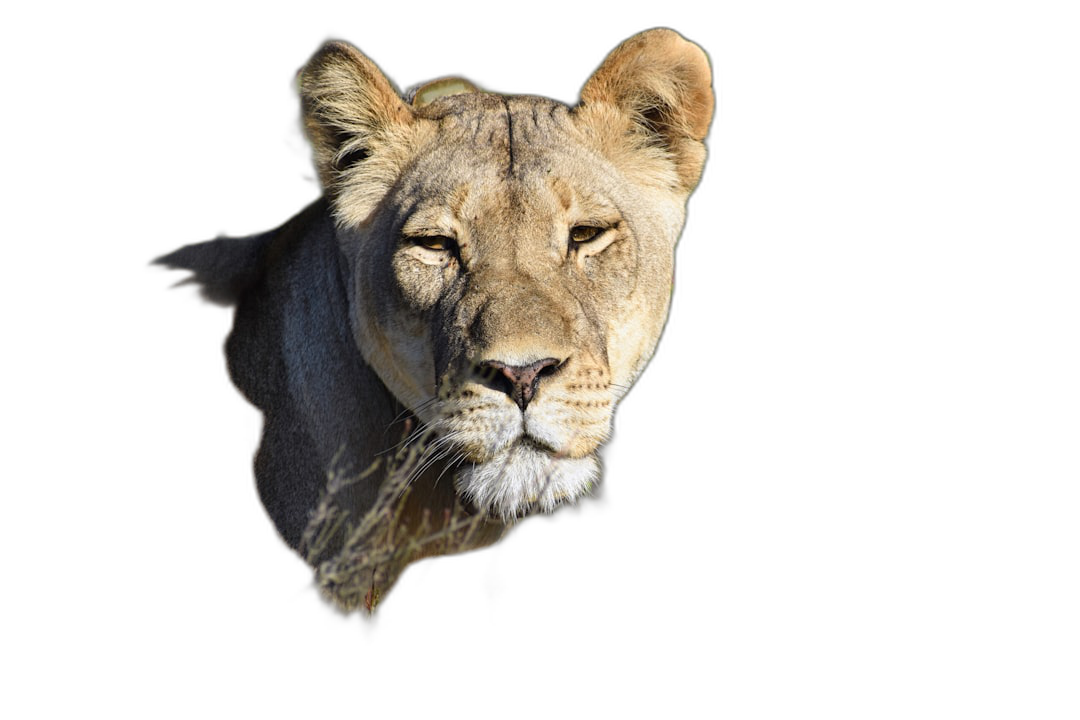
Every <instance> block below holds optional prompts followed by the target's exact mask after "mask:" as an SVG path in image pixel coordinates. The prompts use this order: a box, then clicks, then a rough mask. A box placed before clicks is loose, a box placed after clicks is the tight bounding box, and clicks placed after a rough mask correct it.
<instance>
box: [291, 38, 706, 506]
mask: <svg viewBox="0 0 1080 720" xmlns="http://www.w3.org/2000/svg"><path fill="white" fill-rule="evenodd" d="M301 91H302V95H303V98H304V104H305V110H306V124H307V129H308V132H309V135H310V136H311V138H312V140H313V143H314V144H315V148H316V158H317V163H318V165H319V169H320V175H321V177H322V179H323V182H324V185H325V186H326V189H327V192H328V196H329V197H330V199H331V208H332V211H333V215H334V217H335V220H336V224H337V236H338V239H339V243H340V246H341V249H342V252H343V255H344V257H345V258H346V265H347V267H348V272H349V278H348V279H347V285H348V287H349V291H350V322H351V325H352V330H353V335H354V339H355V342H356V344H357V346H358V347H359V349H360V351H361V353H362V355H363V357H364V359H365V360H366V361H367V363H368V364H369V365H371V367H372V368H373V369H374V370H375V371H376V373H377V374H378V376H379V378H380V379H381V380H382V381H383V382H384V383H385V385H386V386H387V387H388V388H389V389H390V390H391V392H392V393H393V394H394V395H395V396H396V397H397V398H398V400H399V401H401V403H402V404H403V405H404V406H405V407H407V408H408V409H410V410H411V411H412V412H413V413H414V414H415V415H416V416H417V417H419V418H420V420H421V421H422V422H424V423H425V424H427V426H428V427H430V428H431V429H432V430H434V431H435V434H436V436H437V440H436V441H435V445H436V446H437V447H438V449H439V452H440V454H441V455H444V456H445V457H447V458H449V459H451V460H452V461H453V462H455V463H459V465H460V466H459V468H458V469H457V475H456V478H455V487H456V488H457V490H458V492H459V493H460V494H461V495H462V496H463V497H464V498H466V499H467V500H469V501H471V503H472V504H473V505H475V506H476V507H478V508H480V509H482V510H485V511H487V512H488V513H489V514H492V515H494V516H498V517H500V518H502V519H509V518H512V517H515V516H518V515H521V514H524V513H525V512H528V511H529V510H531V509H533V508H539V509H542V510H550V509H552V508H553V507H555V506H556V505H557V504H559V503H560V502H563V501H567V500H572V499H574V498H576V497H578V496H580V495H581V494H582V493H584V492H586V491H587V490H588V489H589V487H590V486H591V485H592V483H594V482H595V481H596V480H597V479H598V476H599V462H598V460H597V456H596V453H597V449H598V447H599V446H600V445H601V443H603V442H604V440H605V439H607V437H608V436H609V433H610V429H611V423H612V414H613V411H614V408H615V405H616V403H617V402H618V401H619V399H620V398H621V397H622V396H623V395H624V394H625V393H626V392H627V390H628V389H629V388H630V386H631V385H632V384H633V382H634V380H635V379H636V377H637V376H638V374H639V373H640V371H641V369H642V368H643V367H644V365H645V363H646V362H647V361H648V359H649V357H650V356H651V354H652V352H653V350H654V348H655V346H656V342H657V340H658V339H659V335H660V332H661V329H662V327H663V324H664V320H665V318H666V315H667V309H668V302H669V298H670V294H671V282H672V268H673V253H674V247H675V241H676V239H677V237H678V234H679V232H680V230H681V228H682V224H683V219H684V207H685V202H686V198H687V195H688V194H689V192H690V190H691V189H692V188H693V186H694V184H695V183H696V181H697V178H698V176H699V175H700V170H701V163H702V161H703V153H704V151H703V148H702V145H701V139H702V138H703V136H704V134H705V131H706V130H707V127H708V122H709V117H710V116H711V108H712V96H711V90H709V74H708V65H707V62H706V61H705V59H704V56H703V54H702V53H701V51H700V50H699V49H698V48H697V47H696V46H694V45H692V44H691V43H688V42H686V41H685V40H683V39H682V38H680V37H679V36H678V35H676V34H675V33H672V32H670V31H650V32H649V33H644V34H642V35H639V36H636V37H635V38H632V39H631V40H630V41H627V43H624V45H623V46H621V47H620V48H619V49H617V50H616V51H615V52H614V53H612V55H611V56H610V57H609V58H608V60H607V61H606V62H605V64H604V65H603V66H602V67H601V68H600V70H598V71H597V73H596V74H595V75H594V76H593V78H592V79H591V80H590V81H589V84H587V85H586V88H585V90H584V91H583V93H582V97H583V103H582V104H581V105H579V106H578V107H576V108H573V109H571V108H568V107H567V106H564V105H562V104H560V103H557V102H554V101H551V100H547V99H542V98H535V97H505V96H499V95H493V94H487V93H480V92H470V93H466V94H459V95H452V96H446V97H442V98H439V99H436V100H434V101H433V102H430V103H428V104H426V105H423V106H422V107H410V106H407V105H405V104H404V103H403V102H402V101H401V100H400V99H398V97H397V95H396V93H394V92H393V91H392V89H391V88H390V87H389V84H388V83H387V81H386V80H385V78H383V77H382V75H381V74H380V73H379V72H378V70H377V69H375V68H374V66H373V65H372V64H371V63H370V61H368V60H367V59H366V58H364V57H363V56H362V55H360V54H359V53H358V52H357V51H355V49H353V48H351V47H350V46H345V45H342V44H332V45H328V46H327V47H326V48H324V50H323V51H322V52H321V53H320V54H319V55H317V56H316V57H315V58H314V59H313V60H312V62H311V63H310V64H309V66H308V67H307V68H306V69H305V70H304V72H303V74H302V77H301Z"/></svg>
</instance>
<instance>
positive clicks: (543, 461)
mask: <svg viewBox="0 0 1080 720" xmlns="http://www.w3.org/2000/svg"><path fill="white" fill-rule="evenodd" d="M599 477H600V463H599V461H598V460H597V459H596V457H595V456H593V455H589V456H587V457H583V458H564V457H557V456H553V455H552V454H551V453H548V452H545V451H543V450H540V449H539V448H536V447H534V446H532V445H531V444H528V443H515V444H513V445H511V446H510V447H509V448H507V449H506V450H504V451H503V452H502V453H500V454H499V455H498V456H496V457H494V458H492V459H491V460H489V461H487V462H484V463H478V464H475V465H466V466H465V467H464V468H463V469H462V470H461V471H459V472H458V475H457V478H456V479H455V481H454V486H455V487H456V488H457V491H458V492H459V493H460V494H461V496H462V497H463V498H464V499H465V500H467V501H469V502H471V503H473V504H474V505H475V506H476V507H477V508H478V509H480V510H483V511H486V512H487V513H488V514H490V515H493V516H495V517H498V518H500V519H502V520H504V521H509V520H512V519H514V518H515V517H520V516H522V515H525V514H526V513H528V512H529V511H530V510H540V511H542V512H551V511H552V510H554V509H555V508H556V507H558V506H559V505H560V504H562V503H565V502H572V501H573V500H576V499H577V498H579V497H581V496H582V495H584V494H585V493H587V492H588V491H589V490H590V489H591V488H592V486H593V483H595V482H596V480H597V478H599Z"/></svg>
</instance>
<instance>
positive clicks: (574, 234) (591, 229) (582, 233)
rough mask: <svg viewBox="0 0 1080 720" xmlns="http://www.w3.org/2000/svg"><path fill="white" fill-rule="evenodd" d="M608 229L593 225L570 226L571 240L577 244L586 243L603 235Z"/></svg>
mask: <svg viewBox="0 0 1080 720" xmlns="http://www.w3.org/2000/svg"><path fill="white" fill-rule="evenodd" d="M606 229H607V228H602V227H595V226H593V225H575V226H574V227H572V228H570V242H572V243H574V244H576V245H584V244H585V243H588V242H592V241H593V240H596V239H597V238H598V237H600V236H601V235H603V234H604V230H606Z"/></svg>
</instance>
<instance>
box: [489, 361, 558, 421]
mask: <svg viewBox="0 0 1080 720" xmlns="http://www.w3.org/2000/svg"><path fill="white" fill-rule="evenodd" d="M561 364H562V361H560V360H556V359H555V358H544V359H543V360H537V361H536V362H534V363H533V364H532V365H507V364H506V363H501V362H499V361H498V360H484V361H483V362H481V363H480V364H479V365H477V371H478V372H479V373H480V375H481V376H482V377H483V378H484V379H485V380H487V381H488V382H489V383H490V384H491V386H492V387H494V388H496V389H498V390H501V391H503V392H504V393H506V394H507V395H509V396H510V399H511V400H513V401H514V402H515V403H516V404H517V406H518V407H519V408H521V412H525V408H527V407H528V406H529V402H530V401H531V400H532V399H533V395H535V394H536V386H537V385H539V384H540V378H541V377H543V376H545V375H551V374H552V373H554V372H555V371H556V370H558V369H559V366H560V365H561Z"/></svg>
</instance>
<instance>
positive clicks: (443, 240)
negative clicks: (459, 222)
mask: <svg viewBox="0 0 1080 720" xmlns="http://www.w3.org/2000/svg"><path fill="white" fill-rule="evenodd" d="M412 241H413V242H414V243H416V244H417V245H419V246H420V247H422V248H427V249H428V250H434V251H435V252H447V251H449V250H453V249H454V247H455V243H454V241H453V240H452V239H451V238H448V237H446V236H445V235H425V236H423V237H415V238H413V239H412Z"/></svg>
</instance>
